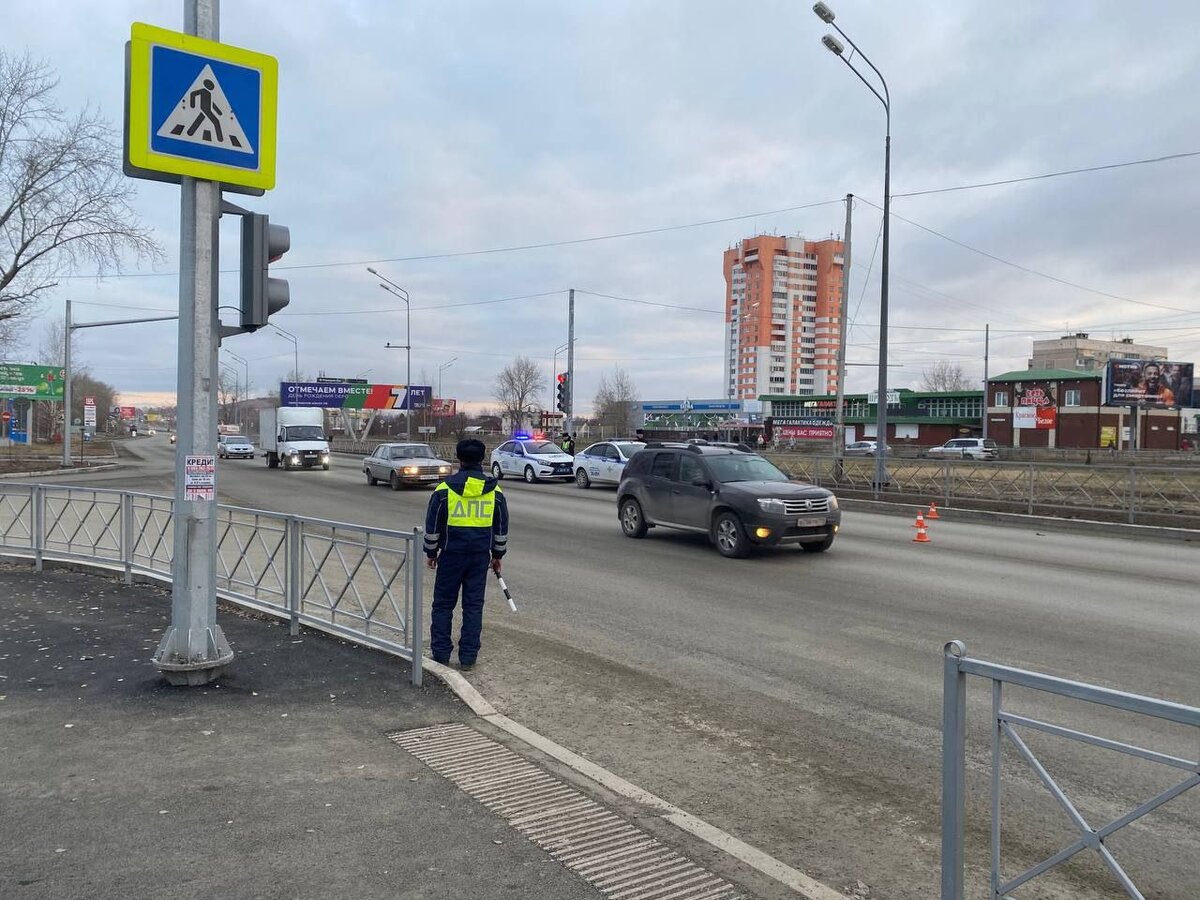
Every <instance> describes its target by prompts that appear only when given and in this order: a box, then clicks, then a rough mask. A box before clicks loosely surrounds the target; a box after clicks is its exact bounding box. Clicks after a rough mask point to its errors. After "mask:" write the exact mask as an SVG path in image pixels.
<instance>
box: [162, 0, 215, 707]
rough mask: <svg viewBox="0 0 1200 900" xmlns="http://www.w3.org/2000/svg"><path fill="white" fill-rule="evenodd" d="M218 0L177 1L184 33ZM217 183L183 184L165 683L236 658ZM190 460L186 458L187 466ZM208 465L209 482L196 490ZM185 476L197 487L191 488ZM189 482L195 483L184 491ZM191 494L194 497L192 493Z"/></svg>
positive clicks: (190, 680) (203, 30)
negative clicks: (221, 400)
mask: <svg viewBox="0 0 1200 900" xmlns="http://www.w3.org/2000/svg"><path fill="white" fill-rule="evenodd" d="M218 2H219V0H184V28H183V30H184V31H185V32H186V33H187V34H194V35H197V36H199V37H203V38H208V39H209V40H213V41H215V40H217V37H218V34H219V31H220V25H219V21H220V20H219V9H218ZM220 208H221V188H220V185H219V184H218V183H216V182H213V181H204V180H200V179H197V178H191V177H188V176H184V177H183V178H182V184H181V189H180V234H179V268H180V272H179V375H178V389H177V398H176V402H177V406H178V410H177V418H178V428H177V433H178V435H179V444H178V447H177V450H176V454H175V516H174V520H175V521H174V536H175V547H174V557H173V560H172V564H171V576H172V578H171V580H172V590H171V627H170V628H169V629H168V630H167V633H166V634H165V635H163V639H162V642H161V643H160V644H159V646H158V651H157V652H156V653H155V654H154V665H155V666H156V667H157V668H158V669H159V671H160V672H162V673H163V676H164V677H165V678H166V679H167V681H169V682H170V683H171V684H187V685H198V684H208V683H209V682H211V681H212V680H213V679H215V678H217V677H218V676H219V675H220V674H221V672H222V671H223V670H224V669H225V667H226V666H227V665H228V664H229V663H230V662H231V661H232V659H233V651H232V650H231V649H230V647H229V643H228V641H226V640H225V635H224V633H223V632H222V631H221V627H220V626H219V625H217V600H216V549H217V548H216V506H217V502H216V471H215V461H214V462H213V463H212V467H211V468H209V464H208V463H207V462H206V461H208V460H214V448H215V447H216V431H217V427H216V426H217V410H216V404H215V402H214V395H215V393H216V391H215V386H216V370H217V347H218V339H217V333H218V331H217V328H218V321H217V310H216V306H217V304H216V303H215V302H214V301H215V296H216V286H217V262H218V232H217V222H218V217H219V215H220ZM189 463H191V465H190V466H189ZM206 468H207V469H208V472H209V473H210V480H209V481H208V485H211V487H207V486H204V487H201V486H200V482H202V481H203V480H204V478H203V475H204V473H202V472H198V471H197V470H201V469H206ZM189 481H192V482H196V484H193V485H189ZM189 486H191V487H193V490H190V491H189V490H188V488H189ZM189 498H195V499H189Z"/></svg>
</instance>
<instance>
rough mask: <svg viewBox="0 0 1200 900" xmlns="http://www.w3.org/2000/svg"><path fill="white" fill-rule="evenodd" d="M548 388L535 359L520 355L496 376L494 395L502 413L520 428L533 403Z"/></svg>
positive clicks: (514, 425) (514, 426)
mask: <svg viewBox="0 0 1200 900" xmlns="http://www.w3.org/2000/svg"><path fill="white" fill-rule="evenodd" d="M545 389H546V379H545V377H544V376H543V375H542V373H541V370H540V369H539V368H538V366H537V364H536V363H534V361H533V360H531V359H528V358H527V357H524V356H518V357H517V358H516V359H514V360H513V361H512V363H511V364H509V365H508V366H505V368H504V369H503V370H502V371H501V372H500V374H499V375H497V376H496V389H495V391H493V393H492V396H493V397H495V398H496V400H497V402H498V403H499V404H500V414H501V415H502V416H504V417H505V418H507V419H508V420H509V421H510V422H511V423H512V427H513V428H520V427H521V425H522V423H523V422H524V421H525V420H526V418H527V417H528V416H529V414H530V412H531V411H532V409H533V404H534V403H535V402H536V401H537V399H538V398H539V397H540V396H541V394H542V391H544V390H545Z"/></svg>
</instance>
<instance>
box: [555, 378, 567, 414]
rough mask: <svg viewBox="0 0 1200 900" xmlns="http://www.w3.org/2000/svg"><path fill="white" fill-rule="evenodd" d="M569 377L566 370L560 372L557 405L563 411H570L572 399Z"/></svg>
mask: <svg viewBox="0 0 1200 900" xmlns="http://www.w3.org/2000/svg"><path fill="white" fill-rule="evenodd" d="M568 378H569V376H568V375H567V373H566V372H559V373H558V389H557V401H556V403H555V406H556V407H558V411H559V412H561V413H565V412H567V411H568V410H567V406H568V405H569V403H570V400H571V389H570V381H569V380H568Z"/></svg>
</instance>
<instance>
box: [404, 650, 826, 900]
mask: <svg viewBox="0 0 1200 900" xmlns="http://www.w3.org/2000/svg"><path fill="white" fill-rule="evenodd" d="M422 662H423V665H424V668H425V670H426V671H427V672H430V673H431V674H433V675H435V676H437V677H438V678H440V679H441V680H442V681H444V682H445V683H446V685H447V686H448V687H449V688H450V689H451V690H452V691H454V693H455V694H456V695H457V696H458V698H459V699H460V700H462V701H463V702H464V703H466V704H467V706H469V707H470V709H471V711H472V712H473V713H475V715H477V716H479V718H481V719H483V720H484V721H485V722H488V723H490V724H492V725H494V726H496V727H497V728H499V729H501V730H503V731H506V732H508V733H509V734H511V735H512V736H513V737H515V738H518V739H519V740H521V741H524V742H525V743H526V744H528V745H529V746H531V747H533V748H534V749H536V750H540V751H541V752H542V753H545V754H546V755H547V756H550V757H553V758H554V759H556V760H558V761H559V762H561V763H563V764H564V765H566V766H569V767H570V768H571V769H573V770H574V771H576V772H578V773H579V774H580V775H583V776H585V777H586V778H590V779H591V780H592V781H594V782H596V783H597V784H600V785H602V786H604V787H605V788H607V789H608V790H610V791H612V792H613V793H615V794H619V795H620V796H622V797H625V798H627V799H629V800H633V801H635V802H637V803H641V804H642V805H644V806H648V807H650V808H651V809H653V810H655V811H656V812H658V813H659V814H660V815H661V816H662V818H663V819H665V820H666V821H668V822H670V823H671V824H672V825H674V826H675V827H677V828H680V829H682V830H683V831H686V832H688V833H689V834H691V835H693V836H694V837H697V838H699V839H700V840H702V841H704V842H705V843H706V844H708V845H710V846H712V847H715V848H716V849H718V850H720V851H722V852H723V853H726V854H728V855H729V856H732V857H733V858H734V859H736V860H738V861H739V862H743V863H745V864H746V865H748V866H750V867H751V868H753V869H757V870H758V871H759V872H761V873H763V874H764V875H767V876H769V877H770V878H773V879H775V880H776V881H778V882H779V883H780V884H783V885H786V886H787V887H789V888H791V889H792V890H793V891H795V892H796V893H797V894H799V895H800V896H801V897H803V898H804V900H846V896H845V895H844V894H841V893H839V892H838V891H835V890H834V889H833V888H831V887H829V886H828V885H825V884H822V883H821V882H819V881H817V880H816V879H814V878H810V877H809V876H808V875H805V874H804V873H803V872H801V871H799V870H797V869H793V868H792V867H791V866H789V865H787V864H785V863H782V862H780V861H779V860H777V859H776V858H775V857H773V856H771V855H769V854H767V853H764V852H763V851H761V850H758V849H757V848H755V847H751V846H750V845H749V844H747V843H745V842H744V841H740V840H738V839H737V838H735V837H734V836H733V835H731V834H729V833H727V832H724V831H722V830H721V829H719V828H717V827H716V826H715V825H710V824H709V823H708V822H705V821H704V820H703V819H698V818H696V817H695V816H693V815H692V814H691V813H689V812H686V811H685V810H682V809H680V808H679V807H677V806H673V805H672V804H670V803H668V802H667V801H666V800H664V799H662V798H661V797H658V796H656V795H654V794H652V793H650V792H649V791H646V790H643V789H642V788H640V787H638V786H637V785H636V784H632V783H630V782H628V781H626V780H625V779H624V778H622V777H621V776H619V775H616V774H614V773H612V772H610V771H608V769H605V768H602V767H601V766H598V765H596V764H595V763H594V762H591V761H590V760H587V759H584V758H583V757H582V756H580V755H579V754H577V753H573V752H572V751H570V750H568V749H567V748H566V747H562V746H560V745H558V744H556V743H554V741H551V740H549V739H548V738H545V737H542V736H541V735H540V734H538V733H537V732H536V731H530V730H529V729H528V728H526V727H525V726H524V725H521V724H520V723H518V722H514V721H513V720H512V719H510V718H508V717H507V716H504V715H501V714H500V713H498V712H496V710H495V708H494V707H493V706H492V705H491V704H490V703H488V702H487V700H485V699H484V698H483V695H482V694H480V693H479V691H477V690H476V689H475V688H474V687H473V686H472V685H471V683H470V682H469V681H467V679H465V678H463V676H462V675H461V674H460V673H458V672H456V671H455V670H454V669H452V668H450V667H449V666H443V665H442V664H441V663H436V662H434V661H433V660H431V659H423V660H422Z"/></svg>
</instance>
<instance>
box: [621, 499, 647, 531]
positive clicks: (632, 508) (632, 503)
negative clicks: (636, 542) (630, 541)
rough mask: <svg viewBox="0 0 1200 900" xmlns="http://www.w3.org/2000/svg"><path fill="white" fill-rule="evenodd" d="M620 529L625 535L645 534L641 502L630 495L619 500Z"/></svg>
mask: <svg viewBox="0 0 1200 900" xmlns="http://www.w3.org/2000/svg"><path fill="white" fill-rule="evenodd" d="M621 530H622V531H623V532H625V536H626V537H631V538H644V537H645V536H646V517H645V516H644V515H643V514H642V504H640V503H638V502H637V501H636V500H634V499H633V498H632V497H626V498H625V499H624V500H622V501H621Z"/></svg>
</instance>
